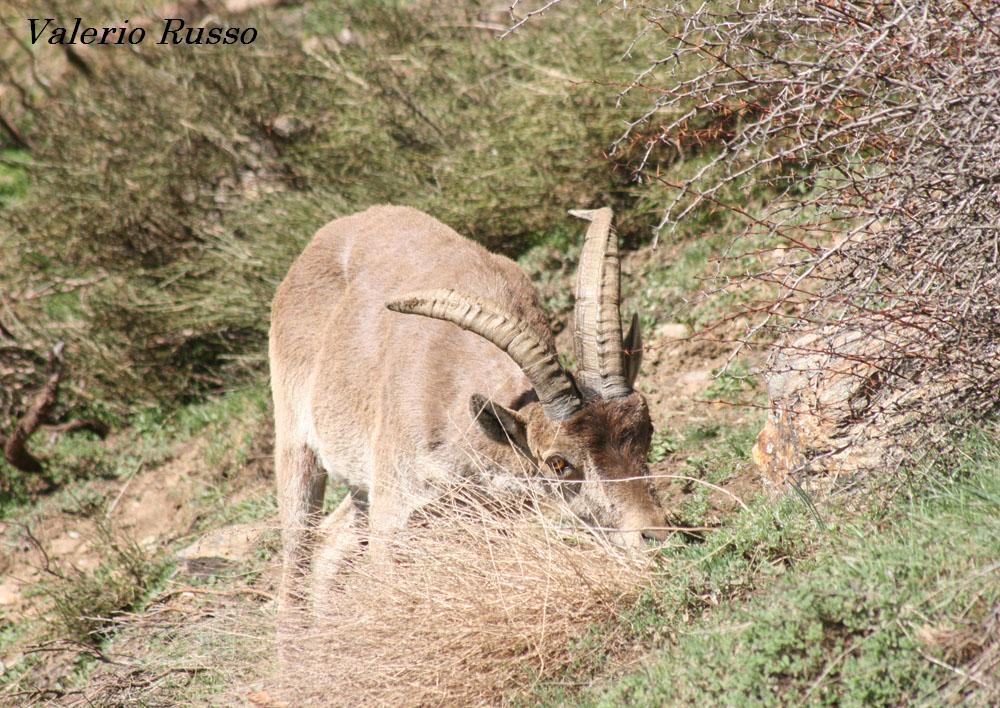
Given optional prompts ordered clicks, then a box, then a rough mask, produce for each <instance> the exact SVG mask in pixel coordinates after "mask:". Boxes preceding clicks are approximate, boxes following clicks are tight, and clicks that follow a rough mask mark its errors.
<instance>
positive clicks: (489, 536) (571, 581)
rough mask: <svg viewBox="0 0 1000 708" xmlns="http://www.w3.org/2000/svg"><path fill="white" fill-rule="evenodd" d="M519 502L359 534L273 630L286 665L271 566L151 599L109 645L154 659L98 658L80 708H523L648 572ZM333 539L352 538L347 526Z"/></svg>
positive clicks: (460, 504)
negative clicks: (256, 574)
mask: <svg viewBox="0 0 1000 708" xmlns="http://www.w3.org/2000/svg"><path fill="white" fill-rule="evenodd" d="M517 506H518V510H515V508H514V506H513V505H510V506H507V505H504V504H501V505H499V506H498V505H497V503H496V502H495V501H494V502H490V503H485V502H482V501H478V500H475V499H470V498H469V496H468V495H464V494H463V495H462V498H461V501H456V500H455V499H454V498H451V500H450V501H449V502H447V503H446V504H444V503H443V504H442V505H440V506H439V507H438V508H435V509H433V510H432V512H431V513H430V514H428V515H427V516H426V517H422V519H421V520H419V521H418V522H417V524H415V525H414V527H413V528H410V529H407V530H405V531H402V532H400V533H398V534H397V535H395V536H394V537H393V538H392V539H391V541H389V542H383V541H384V540H382V539H374V538H370V537H366V536H365V535H364V534H363V533H359V534H358V536H359V537H360V540H361V544H360V545H359V546H358V547H357V548H365V549H366V550H364V551H359V552H358V553H357V554H356V555H355V556H354V557H353V560H351V561H349V562H348V563H347V564H346V565H345V566H343V567H342V568H341V570H340V573H339V574H338V575H336V576H335V580H334V583H333V585H332V586H328V587H326V588H324V589H323V590H321V591H319V592H317V593H316V595H317V596H316V597H314V598H313V602H312V603H311V607H310V609H309V610H308V612H307V611H303V613H302V614H301V616H297V617H294V618H291V619H288V618H286V619H285V620H283V621H282V623H281V630H282V631H281V636H283V637H289V639H288V640H286V641H287V642H288V643H286V644H285V648H286V658H285V660H284V665H279V663H278V661H277V659H276V658H275V657H276V656H277V653H278V652H277V645H276V622H275V612H274V603H273V602H266V603H262V602H261V598H262V597H264V595H263V594H261V593H259V592H257V591H258V590H260V589H261V588H266V589H267V590H273V585H271V584H272V583H273V582H274V578H275V575H276V574H275V572H273V571H272V572H270V573H264V574H262V575H261V576H260V578H261V579H260V581H259V583H260V585H258V586H256V587H255V588H254V589H248V588H246V587H232V588H229V589H218V588H213V589H212V590H209V591H207V592H206V593H204V594H199V593H195V594H194V595H193V596H192V595H189V596H187V597H186V599H185V598H184V596H183V595H182V594H179V593H175V594H174V595H173V596H172V597H171V598H170V604H166V603H161V602H158V601H156V600H154V601H153V603H152V608H151V611H150V612H147V613H145V614H144V615H142V616H137V617H136V618H134V622H135V624H134V626H133V627H132V628H129V627H127V626H126V627H124V628H123V633H122V634H121V635H120V636H121V637H122V639H121V641H120V642H117V643H116V648H117V650H118V651H121V652H123V653H126V654H128V653H131V649H130V639H129V637H130V636H131V637H133V638H136V639H138V640H139V641H140V642H141V643H142V645H143V646H144V647H146V648H147V651H150V650H151V652H152V653H146V654H145V656H144V658H143V659H142V660H141V662H140V663H136V662H134V661H131V662H123V663H122V665H114V664H105V665H103V667H102V668H101V669H100V670H99V671H98V672H97V673H96V674H95V675H93V676H91V677H90V679H89V681H88V685H87V687H86V689H84V695H82V696H81V700H84V701H90V702H94V703H97V704H100V705H109V704H126V703H127V702H128V701H129V700H142V701H144V702H146V703H149V704H156V705H159V704H161V703H166V704H172V703H176V702H189V701H193V702H197V703H210V702H218V703H222V704H230V703H233V702H238V703H242V702H245V701H250V702H251V704H254V705H270V706H278V705H289V706H291V705H294V706H301V705H342V704H352V705H393V706H399V705H477V704H486V703H489V704H496V703H497V702H500V701H508V702H509V701H516V700H517V699H518V697H520V696H523V695H525V693H526V692H528V691H530V690H531V689H532V687H533V686H535V685H536V684H537V683H538V682H540V681H543V680H552V679H554V678H558V676H559V675H560V674H561V673H562V672H564V671H565V670H567V668H569V667H570V666H579V665H580V663H581V662H582V661H586V660H587V659H588V656H589V655H591V654H593V655H594V656H593V657H591V658H593V659H595V660H596V659H597V655H602V654H604V653H606V652H607V651H608V650H609V648H613V647H612V643H613V642H614V641H615V639H614V637H608V638H604V637H603V636H601V635H599V634H598V633H596V632H595V631H594V628H595V627H596V626H598V625H601V624H607V623H608V622H609V621H611V620H613V619H614V618H615V617H616V616H617V615H619V614H620V613H622V612H623V611H624V610H625V609H626V608H628V607H631V606H633V605H634V604H635V602H636V601H637V600H638V599H639V597H640V596H641V595H642V594H643V592H644V591H646V590H647V589H648V588H649V587H650V584H651V582H652V578H653V573H652V571H653V567H654V566H653V562H652V560H651V559H650V557H649V556H648V555H646V554H644V553H638V552H627V551H625V550H623V549H621V548H618V547H616V546H614V545H612V544H611V543H609V542H608V541H607V540H606V539H605V538H603V537H601V536H600V535H597V534H595V533H593V532H590V531H587V530H585V529H581V528H579V527H578V526H574V525H567V526H563V525H562V523H561V522H559V521H553V520H552V516H551V514H549V513H547V514H546V516H545V517H544V518H543V517H542V516H540V515H539V513H537V512H534V511H528V512H524V511H521V510H519V509H520V508H521V506H520V504H518V505H517ZM345 531H346V533H345ZM332 532H333V533H339V534H340V537H341V538H345V539H347V538H350V537H351V536H352V534H351V533H350V532H349V529H344V528H341V529H333V530H332ZM378 548H381V549H382V550H381V551H379V550H372V549H378ZM248 591H249V592H250V594H247V593H248ZM205 603H208V604H207V605H206V604H205ZM286 623H287V624H286ZM133 648H137V647H133Z"/></svg>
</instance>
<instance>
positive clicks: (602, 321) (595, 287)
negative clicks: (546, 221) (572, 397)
mask: <svg viewBox="0 0 1000 708" xmlns="http://www.w3.org/2000/svg"><path fill="white" fill-rule="evenodd" d="M569 213H570V214H571V215H573V216H576V217H579V218H581V219H586V220H587V221H589V222H590V226H589V227H588V228H587V236H586V238H585V239H584V242H583V251H582V252H581V253H580V265H579V267H578V269H577V272H576V307H575V309H574V316H575V320H576V322H575V324H574V329H573V348H574V350H575V352H576V360H577V366H578V369H577V375H576V380H577V384H579V385H580V390H581V391H582V392H583V394H584V396H588V397H589V396H600V397H602V398H621V397H623V396H627V395H629V394H630V393H631V392H632V389H631V388H630V387H629V385H628V381H627V379H626V378H625V363H624V353H623V351H622V324H621V315H620V314H619V311H618V302H619V300H620V298H621V265H620V263H619V261H618V235H617V234H616V233H615V230H614V229H613V228H612V226H611V219H612V216H613V213H612V211H611V209H609V208H608V207H604V208H603V209H592V210H572V211H570V212H569Z"/></svg>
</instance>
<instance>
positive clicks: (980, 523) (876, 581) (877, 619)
mask: <svg viewBox="0 0 1000 708" xmlns="http://www.w3.org/2000/svg"><path fill="white" fill-rule="evenodd" d="M968 455H969V457H968V458H967V459H966V461H965V463H964V464H963V465H961V467H962V469H960V470H959V471H958V472H959V474H958V477H959V479H958V480H957V481H954V482H952V483H947V484H945V483H941V482H940V479H941V477H940V476H939V477H937V478H927V479H925V483H924V486H923V487H922V488H921V489H920V490H917V491H916V492H915V493H914V495H913V497H912V499H911V500H909V501H905V502H904V501H902V500H901V501H900V504H899V505H898V506H897V507H896V508H895V509H894V510H893V512H892V513H891V514H890V515H888V516H885V515H872V514H866V515H862V516H861V517H856V518H846V519H844V520H842V521H840V522H839V523H837V524H836V525H831V526H830V528H829V530H828V531H826V532H822V531H820V530H818V527H817V526H816V525H815V524H813V523H812V522H811V521H810V520H809V517H808V515H807V514H806V513H805V511H804V509H803V507H802V505H801V504H798V503H796V502H795V501H794V500H786V501H784V502H782V503H781V504H779V505H778V506H776V507H771V506H770V505H767V504H763V503H762V502H758V503H756V504H754V505H753V506H752V507H751V509H750V511H748V512H745V513H743V514H741V515H740V516H739V517H737V519H736V520H735V521H734V522H733V523H732V524H731V525H730V526H729V527H727V528H726V529H725V530H723V531H721V532H719V533H715V534H711V535H710V536H709V537H708V538H707V539H706V542H705V543H704V544H698V545H695V546H688V547H685V548H682V549H680V550H671V551H668V552H667V553H666V556H665V558H666V559H667V561H668V562H667V563H665V566H664V567H665V577H664V579H663V580H662V581H661V582H659V583H658V584H657V589H656V591H655V592H654V593H653V594H652V596H651V597H650V600H649V602H647V603H646V604H645V605H644V606H642V607H639V608H637V609H636V617H635V618H634V619H633V621H632V624H633V627H632V630H633V631H640V632H642V631H644V632H646V633H647V634H649V633H650V631H654V632H659V636H661V637H663V638H664V640H663V641H662V644H663V646H662V648H661V649H660V650H659V651H658V653H657V655H656V656H655V657H654V658H653V660H652V662H651V664H650V665H649V666H648V668H646V669H645V670H644V671H642V672H637V673H633V674H629V675H626V676H624V677H622V678H619V679H616V680H614V681H612V682H611V683H610V684H606V685H604V686H603V687H601V688H599V689H591V690H589V691H587V692H585V693H584V694H582V695H579V696H574V697H573V701H574V702H577V703H579V704H581V705H595V706H596V705H602V706H603V705H623V704H627V705H650V706H652V705H679V704H689V705H789V704H796V705H798V704H802V703H812V704H819V705H825V704H830V705H834V704H836V705H899V704H905V703H923V702H930V703H936V702H938V701H939V700H943V698H944V697H945V696H944V694H948V695H949V696H950V697H953V698H958V697H961V696H963V695H965V694H964V693H963V691H964V692H967V691H970V690H974V689H975V688H976V685H975V683H973V682H970V683H968V685H965V686H964V688H959V689H955V690H956V691H957V692H952V689H953V688H954V685H955V684H954V682H955V681H956V680H957V679H959V678H960V675H959V673H958V671H956V670H952V669H949V668H947V667H949V666H952V667H956V668H957V669H958V670H959V671H960V670H961V668H960V667H961V666H962V665H963V664H964V663H966V662H968V661H970V660H971V659H972V658H974V656H975V655H976V652H977V651H978V650H982V648H983V647H984V645H985V642H986V639H985V638H984V636H983V632H984V627H985V626H986V624H985V623H986V622H987V620H988V618H989V615H990V613H992V612H995V611H996V608H997V607H998V606H1000V582H998V574H1000V564H998V557H1000V542H998V539H1000V474H998V471H1000V445H998V444H997V441H996V439H995V438H990V437H988V436H987V437H978V438H977V439H976V440H974V441H973V442H972V443H970V445H969V447H968ZM931 479H936V480H937V481H931ZM928 482H930V483H928ZM994 673H995V671H994ZM942 692H943V693H942ZM983 695H984V697H985V694H983ZM562 698H567V696H566V695H565V694H562ZM555 700H559V696H555Z"/></svg>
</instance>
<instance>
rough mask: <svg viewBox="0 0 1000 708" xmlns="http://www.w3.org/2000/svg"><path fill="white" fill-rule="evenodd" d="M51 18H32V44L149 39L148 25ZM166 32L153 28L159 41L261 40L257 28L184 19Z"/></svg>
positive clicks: (169, 21)
mask: <svg viewBox="0 0 1000 708" xmlns="http://www.w3.org/2000/svg"><path fill="white" fill-rule="evenodd" d="M55 22H56V21H55V19H54V18H51V17H41V18H40V17H29V18H28V24H29V25H30V27H31V43H32V44H37V43H38V42H39V41H41V42H43V43H47V44H142V43H143V42H144V41H145V40H146V36H147V33H146V29H145V28H144V27H131V26H129V21H128V20H124V21H123V22H122V23H121V24H119V25H115V26H109V27H87V26H84V24H83V20H82V18H80V17H77V18H74V21H73V24H72V25H66V26H64V25H59V24H55ZM162 23H163V24H162V31H155V32H154V31H153V28H150V30H151V34H152V36H156V37H159V39H158V40H157V42H156V43H157V44H253V42H254V40H256V39H257V29H256V28H255V27H194V26H188V25H187V24H186V23H185V22H184V20H180V19H177V18H165V19H164V20H162Z"/></svg>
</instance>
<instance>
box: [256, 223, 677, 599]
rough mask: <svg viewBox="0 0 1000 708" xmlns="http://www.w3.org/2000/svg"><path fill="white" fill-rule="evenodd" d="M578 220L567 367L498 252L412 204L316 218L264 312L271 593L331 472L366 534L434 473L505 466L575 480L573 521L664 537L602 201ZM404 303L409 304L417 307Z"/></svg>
mask: <svg viewBox="0 0 1000 708" xmlns="http://www.w3.org/2000/svg"><path fill="white" fill-rule="evenodd" d="M573 213H574V214H575V215H576V216H579V217H582V218H584V219H588V220H589V221H590V222H591V223H590V226H589V228H588V231H587V236H586V240H585V243H584V247H583V252H582V253H581V256H580V266H579V272H578V276H577V285H576V311H575V315H576V322H575V329H574V345H575V350H576V358H577V363H578V370H577V373H576V376H575V377H574V376H572V375H570V374H569V373H568V372H566V371H565V370H564V369H563V368H562V366H561V365H560V363H559V359H558V356H557V354H556V348H555V342H554V340H553V338H552V334H551V332H550V330H549V325H548V322H547V319H546V316H545V313H544V312H543V310H542V308H541V306H540V304H539V301H538V295H537V293H536V291H535V289H534V287H533V286H532V284H531V282H530V281H529V279H528V277H527V276H526V275H525V274H524V272H523V271H521V269H520V268H519V267H518V266H517V265H516V264H515V263H514V262H513V261H511V260H509V259H508V258H505V257H503V256H499V255H495V254H492V253H490V252H488V251H487V250H486V249H484V248H482V247H481V246H479V245H478V244H476V243H474V242H472V241H469V240H467V239H465V238H463V237H461V236H459V235H458V234H457V233H455V232H454V231H453V230H452V229H450V228H448V227H447V226H445V225H444V224H442V223H441V222H439V221H437V220H436V219H433V218H432V217H430V216H428V215H426V214H423V213H421V212H419V211H416V210H414V209H409V208H405V207H395V206H380V207H373V208H371V209H368V210H367V211H365V212H362V213H360V214H354V215H353V216H349V217H345V218H341V219H337V220H335V221H333V222H331V223H330V224H328V225H327V226H325V227H324V228H322V229H321V230H320V231H319V232H318V233H317V234H316V236H315V237H314V238H313V240H312V242H311V243H310V244H309V245H308V246H307V247H306V249H305V251H304V252H303V253H302V255H301V256H299V258H298V260H296V261H295V263H294V264H293V265H292V268H291V270H290V271H289V273H288V275H287V276H286V278H285V280H284V282H282V284H281V286H280V287H279V288H278V292H277V295H276V296H275V299H274V305H273V310H272V315H271V333H270V363H271V385H272V388H273V392H274V417H275V464H276V475H277V493H278V503H279V507H280V513H281V524H282V532H283V543H284V553H285V557H284V562H285V568H284V576H283V580H282V585H283V592H282V597H283V598H285V601H286V602H287V601H288V599H290V598H293V597H295V595H296V594H297V593H298V592H299V591H300V588H299V587H298V585H299V580H300V578H301V575H302V573H303V572H304V571H305V568H306V567H307V566H308V564H309V560H310V557H311V553H312V550H313V549H312V545H313V541H312V539H311V536H312V535H314V530H315V524H316V522H317V516H318V511H319V509H320V505H321V502H322V499H323V493H324V489H325V485H326V478H327V475H329V476H331V477H333V478H334V479H337V480H340V481H342V482H346V483H347V484H348V485H350V486H351V487H352V488H353V489H355V490H359V491H360V492H361V494H366V495H367V497H368V502H369V504H368V522H369V525H370V529H371V531H372V533H373V534H374V535H377V536H381V535H383V534H387V533H390V532H392V531H393V530H395V529H399V528H401V527H402V526H403V525H404V524H406V522H407V519H408V517H409V516H410V515H411V514H412V512H413V511H415V510H416V509H417V508H418V507H420V506H422V505H424V504H426V503H428V502H430V501H432V500H433V499H434V495H435V494H437V493H439V490H440V489H441V488H442V483H443V482H447V481H448V480H449V479H450V480H455V479H460V478H462V477H463V476H464V477H475V478H478V479H489V478H490V476H491V475H492V474H495V475H498V476H499V475H504V474H506V475H510V474H511V470H517V469H518V468H519V467H520V468H522V469H525V470H527V471H528V473H529V474H541V475H544V476H547V477H550V478H555V479H558V480H560V481H562V482H565V484H560V485H557V486H560V487H568V488H571V489H572V491H571V492H570V494H573V493H574V492H575V495H574V496H572V502H571V504H572V508H573V509H574V511H575V512H576V513H578V514H579V516H580V517H582V518H583V519H584V520H586V521H588V522H590V523H592V524H595V525H599V526H603V527H610V528H612V529H617V530H618V532H617V533H618V534H619V535H620V537H621V538H622V539H623V540H625V542H626V543H629V544H630V545H634V544H641V543H642V537H643V536H645V537H647V538H652V537H655V538H658V539H662V537H663V535H664V534H663V531H662V530H661V528H659V527H662V524H663V513H662V511H661V510H660V508H659V506H658V504H657V502H656V501H655V499H654V495H653V491H652V488H651V486H650V483H649V480H648V478H647V477H646V475H647V474H648V468H647V466H646V454H647V452H648V450H649V445H650V437H651V435H652V432H653V428H652V424H651V422H650V417H649V410H648V408H647V406H646V402H645V400H644V398H643V396H642V395H641V394H640V393H638V392H636V391H635V390H634V389H633V388H632V384H633V382H634V380H635V376H636V373H637V372H638V369H639V362H640V359H641V356H642V347H641V342H640V339H639V330H638V325H637V320H636V318H633V320H632V328H631V330H630V331H629V333H628V335H627V337H626V338H625V340H624V341H623V338H622V328H621V320H620V315H619V309H618V301H619V279H620V275H619V270H620V269H619V258H618V242H617V236H616V235H615V233H614V230H613V229H612V227H611V218H612V214H611V210H610V209H597V210H594V211H581V212H573ZM412 315H422V317H413V316H412Z"/></svg>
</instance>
